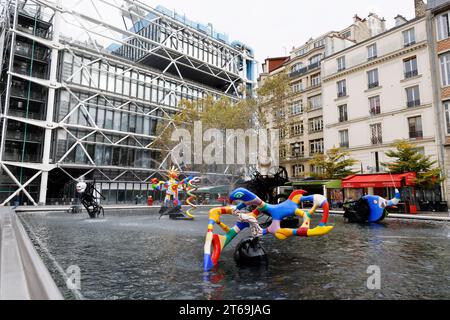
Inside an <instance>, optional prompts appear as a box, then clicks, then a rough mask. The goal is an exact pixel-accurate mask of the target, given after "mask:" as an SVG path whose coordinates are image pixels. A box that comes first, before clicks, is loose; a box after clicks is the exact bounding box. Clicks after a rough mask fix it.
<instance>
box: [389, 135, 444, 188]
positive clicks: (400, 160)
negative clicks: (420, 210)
mask: <svg viewBox="0 0 450 320" xmlns="http://www.w3.org/2000/svg"><path fill="white" fill-rule="evenodd" d="M395 148H396V149H395V150H390V151H388V152H386V155H387V156H388V157H390V158H396V160H395V161H394V162H390V163H383V165H384V166H386V167H387V168H388V169H389V171H390V172H391V173H405V172H415V173H416V174H417V178H416V181H415V183H416V185H417V186H420V187H423V188H434V187H435V186H436V185H437V184H439V183H441V182H442V181H443V180H444V179H445V177H444V176H443V172H442V170H441V169H440V168H439V167H434V166H435V165H436V163H437V161H433V160H431V158H430V157H429V156H425V155H423V154H421V153H419V152H418V151H417V149H416V148H414V146H413V145H412V144H411V143H409V142H408V141H405V140H401V141H397V142H396V143H395Z"/></svg>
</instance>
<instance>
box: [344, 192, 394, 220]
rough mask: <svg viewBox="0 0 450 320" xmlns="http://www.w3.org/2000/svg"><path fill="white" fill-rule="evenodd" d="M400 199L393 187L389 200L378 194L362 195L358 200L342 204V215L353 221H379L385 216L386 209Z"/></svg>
mask: <svg viewBox="0 0 450 320" xmlns="http://www.w3.org/2000/svg"><path fill="white" fill-rule="evenodd" d="M400 199H401V198H400V191H399V190H398V189H395V196H394V198H393V199H391V200H386V199H384V198H382V197H380V196H371V195H368V196H364V197H362V198H361V199H359V200H358V201H354V202H350V203H346V204H344V210H345V213H344V217H345V218H347V219H348V221H349V222H354V223H365V222H369V223H372V222H380V221H383V220H384V218H386V216H387V211H386V209H387V208H389V207H394V206H396V205H398V204H399V203H400Z"/></svg>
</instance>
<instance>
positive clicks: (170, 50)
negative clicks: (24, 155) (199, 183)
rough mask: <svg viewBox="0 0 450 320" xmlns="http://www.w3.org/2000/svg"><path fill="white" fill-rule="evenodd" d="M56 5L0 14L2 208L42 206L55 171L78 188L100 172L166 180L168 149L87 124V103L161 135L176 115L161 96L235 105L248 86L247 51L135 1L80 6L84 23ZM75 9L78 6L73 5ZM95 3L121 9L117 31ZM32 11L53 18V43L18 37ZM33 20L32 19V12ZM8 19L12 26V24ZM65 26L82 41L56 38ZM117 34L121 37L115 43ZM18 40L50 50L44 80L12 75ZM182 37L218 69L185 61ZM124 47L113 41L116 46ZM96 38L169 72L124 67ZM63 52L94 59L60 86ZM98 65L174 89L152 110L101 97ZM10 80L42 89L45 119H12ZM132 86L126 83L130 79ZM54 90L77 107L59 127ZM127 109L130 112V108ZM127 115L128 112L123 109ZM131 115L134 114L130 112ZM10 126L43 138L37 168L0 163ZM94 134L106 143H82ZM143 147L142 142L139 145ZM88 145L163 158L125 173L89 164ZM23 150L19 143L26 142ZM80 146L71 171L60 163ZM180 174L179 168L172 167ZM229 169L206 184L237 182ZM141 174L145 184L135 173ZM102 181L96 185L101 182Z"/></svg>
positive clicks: (13, 4)
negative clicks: (59, 149)
mask: <svg viewBox="0 0 450 320" xmlns="http://www.w3.org/2000/svg"><path fill="white" fill-rule="evenodd" d="M55 1H56V2H50V1H46V0H26V1H21V0H6V1H4V5H3V8H1V9H2V15H1V17H0V26H1V30H0V40H2V41H1V45H2V47H0V49H1V52H0V58H1V62H2V70H4V69H7V70H8V72H7V80H6V85H5V88H6V92H5V93H4V94H3V95H4V99H2V102H4V105H2V106H1V115H0V116H1V125H2V128H1V130H2V131H1V152H0V167H1V169H2V170H3V171H4V172H5V173H6V174H7V175H8V176H9V177H10V179H11V180H12V181H13V182H14V183H15V184H16V185H17V190H15V191H14V192H13V193H11V195H9V196H8V197H7V198H6V200H5V201H3V203H1V205H6V204H7V203H9V202H10V201H11V200H12V199H13V198H14V197H15V196H16V195H18V194H20V193H21V192H23V194H24V195H25V196H26V197H27V198H28V199H29V200H30V202H31V203H32V204H33V205H37V204H38V203H40V204H45V203H46V198H47V185H48V174H49V172H50V171H52V170H54V169H57V168H58V169H60V170H61V171H62V172H64V173H65V174H66V175H67V176H68V177H69V178H70V179H72V180H75V181H79V180H81V179H84V178H85V177H86V176H87V175H89V174H92V173H94V172H97V173H99V174H100V175H101V176H103V177H105V180H104V181H106V182H115V181H119V180H120V179H121V177H123V176H125V175H127V174H131V175H132V176H133V177H134V178H135V179H136V180H135V182H136V183H146V182H148V181H149V180H150V179H151V178H152V177H154V176H155V175H156V174H159V175H164V174H165V169H166V168H167V167H168V165H169V160H170V159H169V158H170V150H169V148H163V149H161V148H156V147H154V143H155V139H156V138H157V137H155V136H153V135H144V134H138V133H133V132H124V131H118V130H111V129H105V128H102V127H99V126H98V125H97V124H96V121H95V119H93V118H92V116H91V114H90V113H89V111H88V106H89V105H95V102H94V103H92V102H91V101H93V100H94V99H96V98H102V99H104V100H106V101H107V102H108V103H107V105H106V106H102V108H104V109H106V110H121V111H123V112H127V113H130V114H135V115H140V116H143V117H146V118H149V119H154V120H158V121H159V122H160V123H162V124H163V127H164V131H165V130H169V129H170V128H172V129H175V128H176V125H175V124H174V122H173V118H172V116H171V114H170V113H173V112H177V108H176V107H170V106H168V105H166V104H164V101H166V99H167V97H170V96H173V97H174V98H175V100H176V102H177V103H178V102H179V97H178V95H177V93H179V92H180V91H183V89H188V90H197V91H199V92H201V93H202V96H207V95H212V96H214V97H220V96H229V97H230V98H231V99H233V100H237V99H239V98H242V97H243V96H244V95H245V93H244V92H243V91H242V90H241V88H240V86H241V85H242V84H248V83H251V81H250V80H249V79H247V78H246V61H248V60H251V59H252V58H251V57H249V56H248V53H247V52H246V51H245V50H242V51H241V50H237V49H236V48H233V47H232V46H230V45H227V44H225V43H222V42H220V41H218V40H216V39H214V38H212V37H209V36H207V35H205V34H203V33H201V32H199V31H198V30H196V29H193V28H191V27H189V26H187V25H184V24H182V23H180V22H179V21H177V20H175V19H172V18H170V17H168V16H166V15H164V14H162V13H160V12H159V11H157V10H154V9H153V8H151V7H149V6H148V5H146V4H144V3H142V2H141V1H133V0H123V1H116V0H97V1H92V0H90V1H86V2H87V3H89V4H90V5H91V6H92V9H93V10H90V11H89V12H95V13H96V16H95V17H93V16H90V15H87V14H86V12H87V11H86V10H84V11H83V12H79V11H77V10H74V9H70V8H67V7H65V6H63V5H62V0H55ZM79 2H80V1H79ZM117 2H121V3H122V6H119V5H118V4H117ZM99 3H101V4H103V5H106V6H109V7H110V8H113V9H117V10H119V9H120V10H121V12H122V20H123V26H122V28H120V27H118V26H117V25H113V24H112V23H109V22H108V17H102V15H101V12H102V11H101V10H99V9H98V8H97V5H98V4H99ZM29 5H36V6H37V7H41V8H46V10H47V11H48V10H50V11H51V15H50V17H49V18H48V19H49V20H48V22H49V23H51V24H52V36H51V38H42V37H39V36H36V35H34V34H30V33H27V32H24V31H23V30H20V28H19V27H18V14H19V11H20V10H23V9H24V8H25V7H26V6H29ZM36 14H37V13H36ZM149 14H152V15H151V17H152V18H151V19H150V18H149ZM11 19H12V20H11ZM130 20H131V22H132V24H133V26H134V27H135V26H136V22H137V21H141V23H145V24H146V25H147V26H152V27H153V28H155V29H156V30H158V32H160V33H161V34H164V35H165V38H164V39H162V40H161V41H159V42H157V41H154V40H152V39H149V38H147V37H144V36H142V35H141V34H139V32H137V30H135V32H133V31H129V30H130V26H129V23H130V22H129V21H130ZM66 25H70V26H72V27H75V28H76V29H78V30H79V31H80V34H79V37H81V38H83V41H80V40H78V39H74V38H73V37H66V36H64V35H63V34H62V30H63V29H64V28H63V26H66ZM118 35H120V36H118ZM17 36H20V37H23V38H27V39H29V40H30V41H34V42H35V43H38V44H40V45H43V46H45V47H46V48H48V49H49V50H50V51H51V60H50V66H49V72H48V73H49V79H42V78H38V77H34V76H31V75H24V74H20V73H17V72H14V70H13V64H14V59H15V46H16V37H17ZM183 37H187V38H188V40H189V41H190V42H192V43H195V44H196V45H198V46H200V45H201V46H203V47H204V48H207V49H208V50H210V51H211V52H213V53H214V54H217V55H220V56H221V57H222V64H221V65H220V66H218V65H217V64H213V63H209V62H205V61H201V60H198V59H196V58H193V57H191V56H190V55H188V54H186V53H184V49H183V47H182V46H181V45H180V46H179V41H178V39H180V38H183ZM120 38H121V39H122V40H118V39H120ZM98 39H103V41H107V42H114V43H117V44H119V45H120V46H122V47H128V48H130V49H131V50H136V52H140V56H141V57H142V56H144V55H145V57H146V58H150V57H152V56H154V57H157V58H158V59H164V60H165V61H167V63H168V65H167V67H166V68H165V69H164V70H163V71H161V70H159V71H156V70H155V69H152V68H147V67H144V66H143V65H142V64H137V63H135V62H136V61H131V63H130V61H129V60H127V59H125V58H123V57H119V56H117V55H116V54H113V53H111V52H109V51H107V50H105V49H104V47H103V46H102V45H100V44H99V41H98ZM7 52H9V59H8V61H9V65H4V62H5V60H6V57H5V53H7ZM62 53H65V54H70V55H72V56H73V57H75V56H78V57H79V56H86V55H87V56H89V57H93V60H92V62H91V63H87V64H84V63H82V64H81V66H80V67H79V68H76V70H73V73H72V74H71V75H70V76H69V77H67V78H66V79H64V80H63V79H61V76H60V75H58V72H59V70H60V69H61V68H62V65H63V61H62V60H63V58H62V56H63V55H62ZM99 61H101V62H104V63H106V64H109V65H111V64H114V65H120V66H122V67H124V72H123V73H121V74H115V76H123V75H124V73H125V72H129V71H135V72H137V73H145V74H149V75H151V76H152V77H153V79H154V81H155V82H156V80H162V81H163V83H164V84H165V83H166V82H169V81H170V82H171V83H176V86H175V87H171V88H170V89H168V88H167V87H166V86H164V88H162V92H164V95H163V96H162V97H161V99H159V102H158V103H154V102H151V101H147V100H144V99H139V98H137V97H132V98H130V97H124V96H122V95H119V94H115V93H113V92H107V91H105V90H102V89H100V86H99V83H95V80H94V79H93V76H92V72H93V70H92V69H91V65H92V64H93V63H95V62H99ZM172 67H173V68H175V70H176V71H177V73H176V74H174V73H173V70H172V72H169V69H171V68H172ZM181 70H185V71H186V70H187V71H186V72H192V71H195V72H197V73H198V74H201V75H203V76H207V77H210V78H211V79H217V80H218V81H223V82H224V83H225V84H226V86H224V89H223V90H218V89H214V88H209V87H207V86H204V85H201V84H198V83H196V82H194V81H191V80H190V79H189V76H186V75H185V74H183V71H181ZM80 73H81V74H82V77H88V78H89V82H90V83H91V85H90V86H89V87H86V86H83V85H80V84H75V83H73V82H72V81H71V80H72V79H73V78H74V77H76V76H77V74H80ZM13 79H21V80H23V81H27V82H31V83H34V84H37V85H39V86H42V87H43V88H46V90H47V92H48V94H47V99H46V105H47V109H46V114H45V119H44V120H36V119H30V118H22V117H18V116H13V115H11V114H10V113H9V106H10V97H11V85H12V80H13ZM130 81H131V79H130ZM60 91H67V92H68V93H69V94H70V97H71V98H73V99H74V100H76V101H77V105H76V106H75V107H73V108H71V109H70V111H69V112H68V114H67V115H65V116H64V117H63V119H61V120H58V119H57V117H56V116H55V109H56V106H55V101H56V99H57V96H58V93H59V92H60ZM77 93H84V94H87V95H88V97H87V98H86V99H80V98H79V97H78V95H77ZM111 99H121V100H124V103H123V104H122V105H120V106H117V105H114V104H112V103H111V102H110V100H111ZM130 106H132V108H130ZM142 106H146V107H149V108H150V111H144V108H143V107H142ZM125 108H126V109H127V110H125ZM131 110H133V111H131ZM80 111H81V113H82V114H84V115H85V117H86V118H87V119H88V121H87V124H86V125H81V124H74V123H70V122H69V118H70V116H71V115H72V114H74V113H75V112H80ZM10 120H13V121H17V122H19V123H23V124H26V125H29V126H35V127H39V128H42V129H43V130H44V132H45V136H44V142H43V156H42V162H40V163H26V162H16V161H5V160H4V159H3V153H4V151H5V140H6V134H7V123H8V121H10ZM75 130H77V131H79V130H82V131H83V132H84V135H83V136H79V135H77V134H75V133H74V131H75ZM57 132H64V133H65V134H67V136H70V137H71V138H72V140H74V141H75V143H74V144H73V145H72V146H71V147H70V148H68V149H67V150H66V152H65V153H64V154H63V155H62V156H60V157H59V158H58V159H51V154H50V153H51V146H52V143H53V142H52V139H53V138H54V137H55V136H56V135H57ZM94 135H100V136H102V137H104V142H92V141H88V140H89V138H90V137H92V136H94ZM109 135H114V136H116V137H117V139H111V138H110V137H109ZM129 139H131V140H132V141H133V145H129V144H127V141H129ZM143 141H147V142H148V143H143ZM87 144H100V145H105V146H120V147H126V148H133V149H138V150H149V151H158V152H161V153H163V154H165V156H164V160H163V161H162V162H161V163H159V165H158V166H155V168H130V167H118V166H99V165H97V164H96V163H95V161H94V159H92V157H91V156H90V155H89V153H88V151H87V150H86V145H87ZM24 145H25V143H24ZM77 146H80V148H81V150H82V152H83V153H84V154H85V156H86V158H87V159H88V161H89V164H87V165H74V164H69V163H65V162H64V160H65V159H66V158H67V156H68V155H69V154H70V153H71V152H73V151H74V150H75V148H77ZM175 165H177V166H178V167H179V169H180V170H181V169H182V168H180V164H177V163H175ZM11 167H16V168H26V169H31V170H33V171H35V174H33V175H32V176H31V178H29V179H28V180H27V181H19V179H18V177H17V176H15V175H14V173H13V172H12V171H11V169H10V168H11ZM73 168H75V169H82V170H84V171H85V172H84V173H83V174H82V175H80V176H73V175H72V174H70V173H69V172H68V170H69V169H73ZM111 170H120V171H121V173H120V174H118V175H117V176H115V177H110V176H109V172H111ZM230 171H231V170H230V168H229V167H227V168H226V169H225V172H223V173H214V172H211V173H206V174H205V175H204V176H205V177H206V181H205V182H207V183H208V182H210V183H219V182H220V183H230V182H232V181H233V179H234V178H235V175H233V174H232V173H230ZM136 172H139V173H147V174H146V176H145V177H143V176H142V175H141V176H139V175H138V174H136ZM189 173H190V174H198V172H189ZM39 177H40V179H41V182H40V193H39V199H34V198H33V197H32V196H31V195H30V193H29V192H27V190H26V188H27V186H29V185H30V184H31V183H33V182H35V181H37V179H38V178H39ZM99 182H101V181H99Z"/></svg>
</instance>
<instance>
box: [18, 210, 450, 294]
mask: <svg viewBox="0 0 450 320" xmlns="http://www.w3.org/2000/svg"><path fill="white" fill-rule="evenodd" d="M196 215H197V219H196V220H195V221H172V220H169V219H167V218H166V217H164V218H163V219H162V220H158V216H145V215H136V216H120V215H111V214H109V215H107V217H106V218H105V219H103V220H97V221H96V220H89V219H86V216H85V215H77V216H73V215H68V214H26V215H22V218H23V221H24V223H25V226H26V228H27V229H28V231H29V233H30V234H31V236H32V238H33V239H34V240H33V241H34V242H35V244H36V246H37V247H38V249H39V252H40V254H41V256H42V257H43V258H44V260H45V262H46V263H47V265H48V266H49V269H50V270H51V272H52V274H53V277H54V279H55V281H56V282H57V284H58V286H60V288H61V290H62V291H63V293H64V295H65V297H66V298H68V299H74V298H76V297H77V296H76V295H75V294H74V293H73V292H72V291H70V290H68V289H67V287H66V286H65V281H64V280H63V277H62V275H61V272H60V271H61V270H67V268H68V267H69V266H71V265H77V266H79V267H80V269H81V290H80V293H81V295H82V297H83V298H86V299H233V300H234V299H271V300H274V299H289V300H295V299H449V298H450V226H449V224H447V223H431V222H413V221H403V220H388V221H386V222H385V223H384V224H383V225H371V226H359V225H352V224H347V223H345V222H344V221H343V220H342V219H341V218H340V217H332V218H331V220H332V224H334V225H335V229H334V230H333V232H332V233H331V234H330V235H328V236H326V237H323V238H292V239H289V240H287V241H284V242H281V241H278V240H276V239H274V238H273V237H272V236H267V237H266V238H264V239H263V245H264V247H265V248H266V250H267V252H268V253H269V259H270V263H269V266H268V267H262V268H239V267H237V266H236V264H235V263H234V260H233V249H234V246H233V245H232V246H230V247H229V248H227V249H226V250H225V252H224V253H223V254H222V257H221V261H220V268H219V270H217V271H215V272H210V273H204V272H203V271H202V260H203V245H204V235H205V231H206V227H207V216H206V213H198V212H196ZM231 221H233V219H232V218H231V220H226V221H225V222H226V223H229V224H231ZM316 222H317V221H316ZM235 241H236V240H235ZM234 244H236V242H235V243H234ZM42 248H43V249H42ZM55 261H56V263H55ZM371 265H376V266H379V267H380V270H381V289H380V290H369V289H368V288H367V279H368V277H369V276H370V274H367V269H368V267H369V266H371ZM55 266H59V270H60V271H58V268H57V267H55ZM80 297H81V296H80V295H79V296H78V298H80Z"/></svg>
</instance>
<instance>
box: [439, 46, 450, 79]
mask: <svg viewBox="0 0 450 320" xmlns="http://www.w3.org/2000/svg"><path fill="white" fill-rule="evenodd" d="M439 60H440V63H441V77H442V85H443V86H449V85H450V52H449V53H446V54H443V55H441V56H440V57H439Z"/></svg>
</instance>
